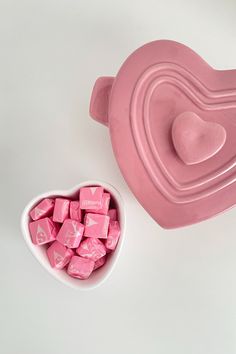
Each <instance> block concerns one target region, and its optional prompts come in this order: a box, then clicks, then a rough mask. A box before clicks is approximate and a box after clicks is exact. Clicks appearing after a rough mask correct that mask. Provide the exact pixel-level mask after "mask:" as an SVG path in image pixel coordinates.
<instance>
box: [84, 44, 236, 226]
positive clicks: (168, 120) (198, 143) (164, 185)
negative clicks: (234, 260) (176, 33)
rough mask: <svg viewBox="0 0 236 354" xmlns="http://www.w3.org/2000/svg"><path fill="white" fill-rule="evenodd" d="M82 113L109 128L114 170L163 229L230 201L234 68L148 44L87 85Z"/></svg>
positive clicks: (234, 165)
mask: <svg viewBox="0 0 236 354" xmlns="http://www.w3.org/2000/svg"><path fill="white" fill-rule="evenodd" d="M90 115H91V116H92V117H93V118H94V119H96V120H97V121H99V122H100V123H103V124H105V125H107V126H108V127H109V130H110V136H111V141H112V146H113V150H114V153H115V156H116V159H117V162H118V164H119V167H120V169H121V171H122V173H123V175H124V177H125V179H126V181H127V183H128V185H129V187H130V188H131V190H132V191H133V193H134V194H135V196H136V197H137V199H138V200H139V201H140V203H141V204H142V205H143V207H144V208H145V209H146V210H147V211H148V212H149V214H150V215H151V216H152V217H153V218H154V219H155V220H156V221H157V222H158V223H159V224H160V225H161V226H163V227H165V228H176V227H180V226H185V225H189V224H193V223H196V222H199V221H202V220H205V219H207V218H210V217H212V216H214V215H216V214H218V213H220V212H222V211H224V210H226V209H228V208H230V207H232V206H233V205H234V204H235V202H236V183H235V181H236V152H235V151H236V150H235V141H236V70H229V71H219V70H215V69H213V68H212V67H210V66H209V65H208V64H207V63H206V62H205V61H204V60H203V59H202V58H201V57H200V56H198V55H197V54H196V53H195V52H194V51H192V50H191V49H190V48H188V47H186V46H184V45H182V44H180V43H177V42H173V41H165V40H164V41H155V42H151V43H148V44H146V45H145V46H143V47H141V48H139V49H137V50H136V51H135V52H134V53H133V54H131V56H130V57H128V59H127V60H126V61H125V63H124V64H123V65H122V67H121V69H120V70H119V72H118V74H117V76H116V77H113V78H112V77H101V78H99V79H98V80H97V81H96V83H95V86H94V89H93V93H92V97H91V103H90Z"/></svg>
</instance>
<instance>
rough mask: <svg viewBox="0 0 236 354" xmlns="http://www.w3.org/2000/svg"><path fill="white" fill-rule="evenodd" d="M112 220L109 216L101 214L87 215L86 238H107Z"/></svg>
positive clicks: (85, 222)
mask: <svg viewBox="0 0 236 354" xmlns="http://www.w3.org/2000/svg"><path fill="white" fill-rule="evenodd" d="M109 221H110V218H109V216H107V215H101V214H92V213H88V214H85V218H84V224H85V229H84V236H86V237H96V238H107V232H108V227H109Z"/></svg>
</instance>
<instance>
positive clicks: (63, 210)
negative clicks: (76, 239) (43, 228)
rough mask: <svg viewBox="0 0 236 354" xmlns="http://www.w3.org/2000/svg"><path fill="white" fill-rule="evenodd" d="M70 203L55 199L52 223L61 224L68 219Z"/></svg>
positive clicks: (62, 199) (66, 200)
mask: <svg viewBox="0 0 236 354" xmlns="http://www.w3.org/2000/svg"><path fill="white" fill-rule="evenodd" d="M69 207H70V201H69V200H68V199H64V198H56V200H55V206H54V212H53V221H55V222H60V223H63V221H64V220H66V219H67V218H68V217H69Z"/></svg>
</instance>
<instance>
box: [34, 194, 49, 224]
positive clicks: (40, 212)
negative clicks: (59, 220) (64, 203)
mask: <svg viewBox="0 0 236 354" xmlns="http://www.w3.org/2000/svg"><path fill="white" fill-rule="evenodd" d="M53 208H54V200H53V199H50V198H45V199H43V200H41V202H40V203H38V204H37V205H36V206H35V207H34V208H33V209H32V210H31V211H30V216H31V218H32V219H33V220H38V219H41V218H44V217H46V216H49V215H50V214H51V213H52V212H53Z"/></svg>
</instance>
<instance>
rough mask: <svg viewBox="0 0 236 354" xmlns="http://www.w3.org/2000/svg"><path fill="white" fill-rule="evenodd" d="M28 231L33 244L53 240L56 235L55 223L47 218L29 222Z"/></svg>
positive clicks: (41, 243)
mask: <svg viewBox="0 0 236 354" xmlns="http://www.w3.org/2000/svg"><path fill="white" fill-rule="evenodd" d="M29 231H30V235H31V239H32V242H33V243H34V244H35V245H43V244H45V243H48V242H51V241H54V240H55V238H56V235H57V229H56V225H55V224H54V223H53V221H52V220H51V219H49V218H43V219H39V220H36V221H32V222H30V223H29Z"/></svg>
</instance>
